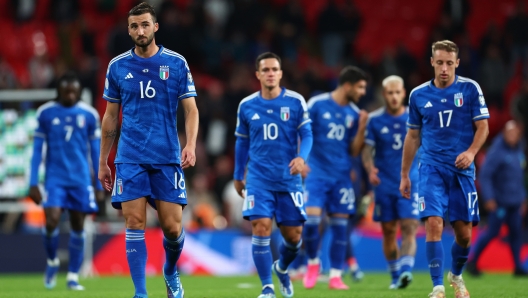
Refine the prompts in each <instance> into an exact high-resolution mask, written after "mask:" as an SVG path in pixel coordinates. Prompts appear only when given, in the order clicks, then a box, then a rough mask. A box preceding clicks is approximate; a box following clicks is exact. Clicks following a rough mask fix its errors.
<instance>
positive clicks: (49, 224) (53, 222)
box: [46, 216, 60, 233]
mask: <svg viewBox="0 0 528 298" xmlns="http://www.w3.org/2000/svg"><path fill="white" fill-rule="evenodd" d="M59 221H60V216H46V231H48V232H49V233H51V232H53V231H54V230H55V229H56V228H57V227H58V226H59Z"/></svg>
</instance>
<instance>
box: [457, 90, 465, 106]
mask: <svg viewBox="0 0 528 298" xmlns="http://www.w3.org/2000/svg"><path fill="white" fill-rule="evenodd" d="M463 104H464V95H462V93H456V94H455V106H457V107H458V108H460V107H461V106H462V105H463Z"/></svg>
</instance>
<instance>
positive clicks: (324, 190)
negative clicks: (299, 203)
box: [304, 176, 332, 215]
mask: <svg viewBox="0 0 528 298" xmlns="http://www.w3.org/2000/svg"><path fill="white" fill-rule="evenodd" d="M331 184H332V183H331V182H330V181H326V180H322V179H320V178H318V177H315V176H308V178H306V181H305V183H304V185H305V186H304V202H305V207H306V210H310V213H309V214H310V215H320V214H321V211H322V210H323V209H324V207H325V204H326V202H327V200H328V199H329V198H330V194H331V186H332V185H331ZM312 210H313V211H319V212H318V214H313V213H315V212H312Z"/></svg>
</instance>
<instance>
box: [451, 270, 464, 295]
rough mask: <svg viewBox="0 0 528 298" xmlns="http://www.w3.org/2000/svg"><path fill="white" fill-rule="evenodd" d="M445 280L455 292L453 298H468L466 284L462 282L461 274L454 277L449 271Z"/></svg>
mask: <svg viewBox="0 0 528 298" xmlns="http://www.w3.org/2000/svg"><path fill="white" fill-rule="evenodd" d="M447 280H448V281H449V284H450V285H451V286H452V287H453V289H454V290H455V298H469V292H468V290H467V289H466V283H465V282H464V279H462V274H460V275H454V274H453V273H451V271H449V273H448V274H447Z"/></svg>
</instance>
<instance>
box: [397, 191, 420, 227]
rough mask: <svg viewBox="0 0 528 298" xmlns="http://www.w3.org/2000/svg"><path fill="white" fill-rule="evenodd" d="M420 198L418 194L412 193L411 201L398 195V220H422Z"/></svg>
mask: <svg viewBox="0 0 528 298" xmlns="http://www.w3.org/2000/svg"><path fill="white" fill-rule="evenodd" d="M418 197H419V195H418V193H417V192H414V193H411V198H410V199H407V198H404V197H402V196H401V195H399V194H398V195H397V200H396V212H398V218H400V219H411V220H418V219H419V218H420V212H419V211H418Z"/></svg>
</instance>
